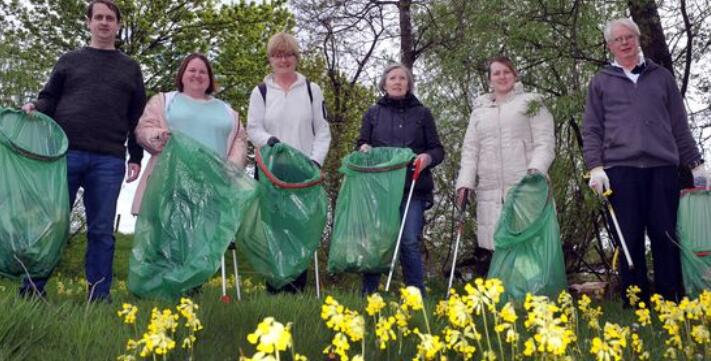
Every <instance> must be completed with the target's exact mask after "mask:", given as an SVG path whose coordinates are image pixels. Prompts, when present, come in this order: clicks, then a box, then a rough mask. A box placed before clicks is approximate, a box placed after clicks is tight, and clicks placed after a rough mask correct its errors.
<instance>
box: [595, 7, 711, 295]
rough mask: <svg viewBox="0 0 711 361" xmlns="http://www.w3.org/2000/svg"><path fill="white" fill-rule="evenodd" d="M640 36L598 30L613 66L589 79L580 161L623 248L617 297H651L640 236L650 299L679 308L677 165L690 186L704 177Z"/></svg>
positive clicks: (677, 102) (615, 27) (621, 26)
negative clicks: (611, 213) (633, 289)
mask: <svg viewBox="0 0 711 361" xmlns="http://www.w3.org/2000/svg"><path fill="white" fill-rule="evenodd" d="M639 38H640V31H639V28H638V27H637V24H635V23H634V22H633V21H632V20H630V19H626V18H623V19H618V20H613V21H611V22H610V23H608V24H607V27H606V29H605V41H606V42H607V47H608V48H609V50H610V52H611V53H612V55H613V56H614V61H613V62H612V64H610V65H608V66H606V67H604V68H603V69H602V70H600V72H599V73H598V74H596V75H595V77H593V79H592V81H591V82H590V86H589V89H588V96H587V100H586V105H585V114H584V117H583V141H584V142H583V143H584V147H583V156H584V159H585V164H586V166H587V167H588V169H590V187H591V188H593V189H594V190H595V191H596V192H598V193H599V194H603V193H604V192H605V191H607V190H612V191H613V193H612V195H611V196H610V198H609V200H610V203H611V204H612V206H613V208H614V209H615V212H616V214H617V218H618V221H619V224H620V228H621V229H622V234H623V236H624V239H625V241H626V243H627V246H628V248H629V251H630V254H631V257H632V261H633V263H634V269H632V270H630V269H629V267H628V265H627V264H626V263H625V262H622V265H621V278H622V295H623V298H625V300H626V301H627V302H629V300H627V299H626V294H625V291H626V290H627V288H628V287H629V286H631V285H637V286H639V287H640V289H641V290H642V298H643V299H645V300H646V299H648V298H649V295H650V292H651V291H650V287H649V281H648V279H647V266H646V261H645V256H644V254H645V246H644V241H645V237H644V236H645V232H646V234H647V236H648V237H649V239H650V241H651V246H652V255H653V257H654V274H655V291H656V293H659V294H661V295H662V296H663V297H664V298H665V299H669V300H679V299H680V298H681V297H682V296H683V293H684V291H683V290H684V289H683V281H682V276H681V260H680V253H679V248H678V246H677V245H676V242H677V241H676V238H677V237H676V218H677V208H678V205H679V181H678V169H677V167H678V166H679V165H681V166H686V167H689V168H690V169H692V173H693V175H694V178H695V182H697V185H703V184H705V183H707V179H708V177H709V174H708V171H707V170H706V169H705V167H704V165H703V160H702V159H701V154H700V153H699V150H698V147H697V144H696V142H695V141H694V139H693V137H692V135H691V131H690V130H689V124H688V122H687V117H686V110H685V108H684V103H683V100H682V97H681V94H680V92H679V89H678V87H677V85H676V82H675V80H674V76H673V75H672V74H671V73H670V72H669V71H668V70H666V69H665V68H663V67H660V66H658V65H657V64H655V63H653V62H652V61H651V60H649V59H645V58H644V57H643V56H642V54H641V51H640V44H639Z"/></svg>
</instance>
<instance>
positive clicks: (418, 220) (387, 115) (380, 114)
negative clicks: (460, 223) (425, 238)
mask: <svg viewBox="0 0 711 361" xmlns="http://www.w3.org/2000/svg"><path fill="white" fill-rule="evenodd" d="M414 87H415V83H414V77H413V76H412V72H410V69H408V68H407V67H405V66H404V65H402V64H393V65H390V66H388V67H387V68H386V69H385V71H384V72H383V75H382V76H381V78H380V83H379V84H378V88H380V91H382V92H383V93H384V94H385V95H384V96H383V97H382V98H380V99H379V100H378V102H377V103H376V104H375V105H373V106H372V107H370V109H368V111H367V112H366V113H365V115H364V116H363V124H362V126H361V128H360V137H359V138H358V149H359V150H360V151H361V152H367V151H368V150H370V149H371V147H402V148H410V149H412V151H413V152H415V154H417V158H415V161H414V162H413V164H412V165H411V166H410V167H408V170H407V178H406V179H407V180H408V181H407V182H406V189H405V192H404V194H403V200H402V203H401V204H400V214H401V215H402V213H403V212H404V210H405V202H406V201H407V194H408V191H409V187H410V180H411V179H412V174H413V171H414V165H415V164H419V166H420V167H421V168H422V171H421V173H420V176H419V178H418V179H417V182H416V184H415V191H414V193H413V196H412V201H411V202H410V208H409V210H408V214H407V219H406V221H405V228H404V230H403V234H402V240H401V243H400V263H401V264H402V269H403V275H404V277H405V284H407V285H408V286H416V287H418V288H419V289H420V290H421V291H422V294H424V291H425V285H424V265H423V263H422V255H421V251H420V242H421V238H422V228H423V226H424V212H425V210H426V209H429V208H430V207H431V206H432V191H433V188H434V181H433V180H432V173H431V171H430V169H431V168H433V167H435V166H436V165H438V164H439V163H441V162H442V160H443V159H444V149H443V148H442V144H441V143H440V141H439V136H438V135H437V128H436V127H435V122H434V119H433V118H432V113H431V112H430V110H429V109H428V108H426V107H425V106H424V105H422V103H420V101H419V100H418V99H417V97H415V95H414V94H413V89H414ZM379 282H380V274H378V273H375V274H368V273H366V274H364V275H363V291H364V292H365V293H367V294H368V293H372V292H375V291H376V290H377V288H378V284H379Z"/></svg>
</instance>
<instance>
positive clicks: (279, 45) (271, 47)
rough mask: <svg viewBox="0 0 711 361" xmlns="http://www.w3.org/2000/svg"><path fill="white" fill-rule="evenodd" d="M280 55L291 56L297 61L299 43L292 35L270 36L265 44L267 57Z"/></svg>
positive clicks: (283, 33)
mask: <svg viewBox="0 0 711 361" xmlns="http://www.w3.org/2000/svg"><path fill="white" fill-rule="evenodd" d="M280 54H293V55H294V56H295V57H296V60H299V43H298V42H297V41H296V38H294V36H293V35H291V34H289V33H285V32H280V33H276V34H274V35H272V37H271V38H269V42H268V43H267V57H270V58H271V57H272V56H274V55H280Z"/></svg>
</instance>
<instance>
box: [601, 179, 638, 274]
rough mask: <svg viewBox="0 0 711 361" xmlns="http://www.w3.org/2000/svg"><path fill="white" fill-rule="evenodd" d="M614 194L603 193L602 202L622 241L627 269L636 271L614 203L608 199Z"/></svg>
mask: <svg viewBox="0 0 711 361" xmlns="http://www.w3.org/2000/svg"><path fill="white" fill-rule="evenodd" d="M611 194H612V190H607V191H605V193H603V194H602V195H603V197H602V201H603V203H604V204H605V207H607V211H608V212H609V213H610V218H611V219H612V223H613V224H614V226H615V232H616V233H617V239H618V240H619V241H620V247H622V252H624V254H625V259H626V260H627V267H628V268H629V269H630V270H633V269H634V263H633V262H632V257H631V256H630V251H629V250H628V249H627V242H625V236H624V235H622V229H620V223H619V222H618V221H617V215H616V214H615V209H614V208H612V203H610V200H609V199H608V198H607V197H609V196H610V195H611Z"/></svg>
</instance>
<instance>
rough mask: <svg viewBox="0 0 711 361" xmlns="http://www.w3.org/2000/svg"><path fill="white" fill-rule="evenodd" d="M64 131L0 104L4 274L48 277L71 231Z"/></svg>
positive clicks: (0, 262)
mask: <svg viewBox="0 0 711 361" xmlns="http://www.w3.org/2000/svg"><path fill="white" fill-rule="evenodd" d="M68 144H69V141H68V140H67V137H66V135H65V134H64V132H63V131H62V128H60V127H59V125H58V124H57V123H55V122H54V121H53V120H52V119H51V118H49V117H48V116H46V115H44V114H42V113H40V112H33V113H32V115H31V116H28V115H26V114H25V113H24V112H22V111H18V110H10V109H2V108H0V165H2V171H1V172H2V176H0V274H1V275H3V276H6V277H11V278H15V279H17V278H21V277H23V276H27V275H29V276H30V277H32V278H34V277H46V276H47V275H49V273H50V272H51V271H52V269H53V268H54V267H55V266H56V264H57V262H59V258H60V257H61V255H62V249H63V248H64V245H65V243H66V241H67V238H68V235H69V212H70V205H69V191H68V190H67V160H66V152H67V146H68Z"/></svg>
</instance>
